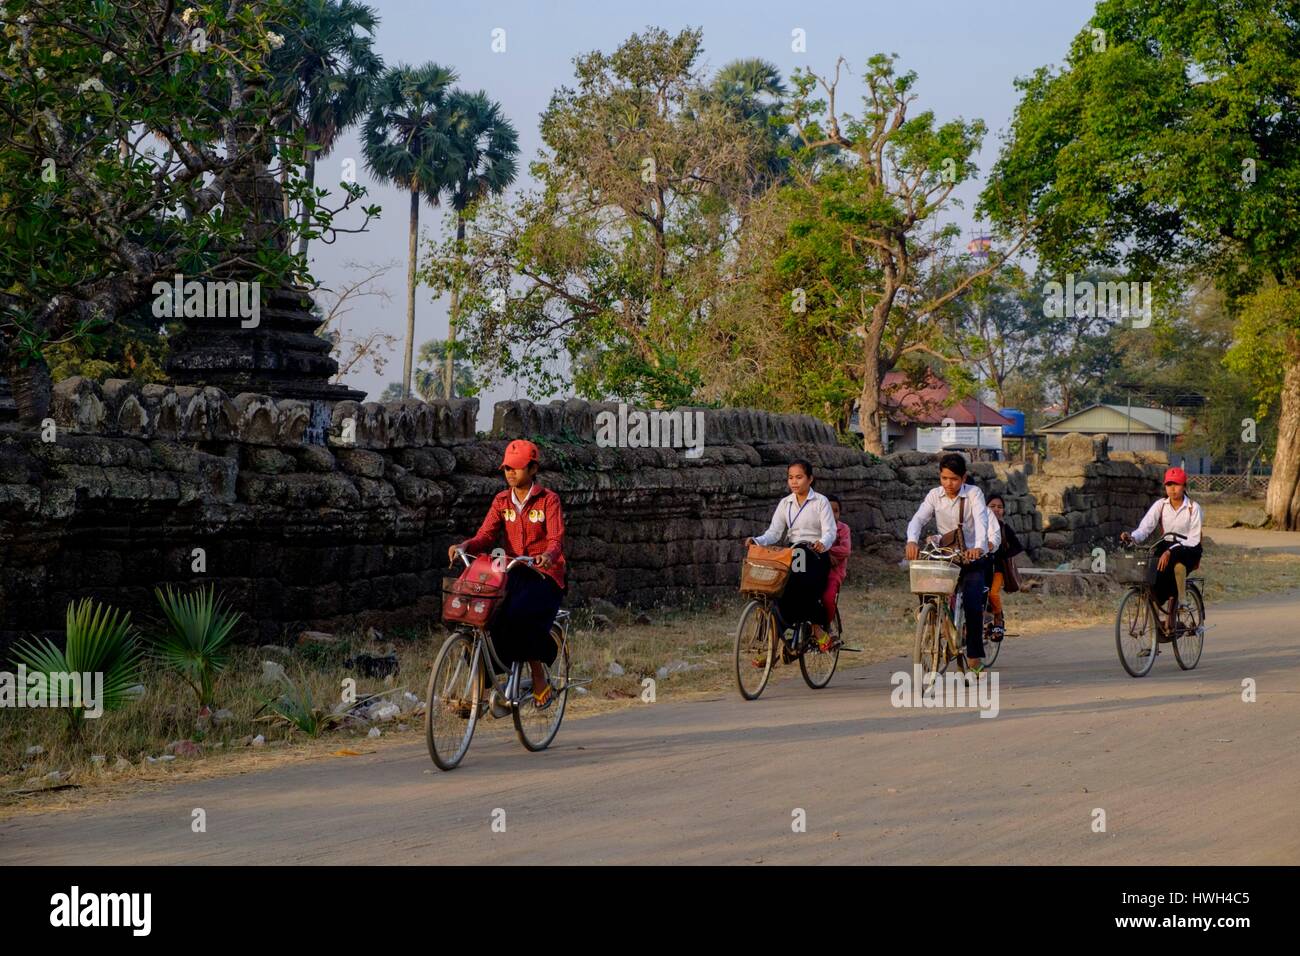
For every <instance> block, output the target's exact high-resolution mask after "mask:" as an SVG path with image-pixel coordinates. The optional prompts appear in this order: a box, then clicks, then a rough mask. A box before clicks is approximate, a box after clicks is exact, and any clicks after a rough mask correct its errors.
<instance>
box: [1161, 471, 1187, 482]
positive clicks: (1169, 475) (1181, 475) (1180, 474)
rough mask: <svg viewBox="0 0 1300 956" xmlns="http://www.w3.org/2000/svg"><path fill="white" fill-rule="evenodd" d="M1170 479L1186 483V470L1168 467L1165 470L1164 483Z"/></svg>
mask: <svg viewBox="0 0 1300 956" xmlns="http://www.w3.org/2000/svg"><path fill="white" fill-rule="evenodd" d="M1171 481H1172V482H1176V483H1177V484H1180V485H1185V484H1187V472H1185V471H1183V470H1182V469H1181V468H1170V469H1169V470H1168V471H1166V472H1165V484H1166V485H1167V484H1169V483H1170V482H1171Z"/></svg>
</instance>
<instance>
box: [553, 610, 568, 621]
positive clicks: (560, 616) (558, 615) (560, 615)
mask: <svg viewBox="0 0 1300 956" xmlns="http://www.w3.org/2000/svg"><path fill="white" fill-rule="evenodd" d="M568 617H569V612H568V611H566V610H564V608H560V609H559V610H558V611H556V612H555V619H556V620H557V621H564V620H567V619H568Z"/></svg>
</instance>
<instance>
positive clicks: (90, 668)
mask: <svg viewBox="0 0 1300 956" xmlns="http://www.w3.org/2000/svg"><path fill="white" fill-rule="evenodd" d="M64 635H65V640H64V646H63V648H62V649H60V648H59V647H58V646H57V645H56V644H54V642H53V641H50V640H46V639H42V638H36V637H33V638H32V640H31V641H21V642H19V643H18V644H16V645H15V646H14V659H15V660H17V661H18V662H20V663H21V664H23V665H24V666H25V667H26V668H27V670H28V677H29V680H33V678H34V680H33V686H32V688H31V689H30V691H29V692H31V693H35V692H39V693H41V694H42V695H43V696H44V699H45V700H46V701H47V702H53V701H54V700H55V698H56V697H63V698H64V699H65V703H64V704H63V705H62V706H61V707H60V708H59V709H61V710H62V711H63V712H64V713H65V714H66V715H67V718H68V734H69V736H70V737H71V738H72V739H73V740H74V741H80V740H81V732H82V728H83V726H84V722H85V719H86V716H87V711H88V710H91V711H92V716H98V714H97V713H94V712H95V711H99V712H102V711H105V710H117V709H118V708H120V707H123V706H125V705H126V704H128V703H130V702H131V701H133V700H137V699H138V698H139V697H140V694H141V692H142V690H143V688H142V687H141V686H140V664H141V657H142V655H141V650H140V646H139V644H138V642H137V641H136V635H135V629H134V628H133V627H132V626H131V615H130V614H125V615H124V614H123V613H122V612H121V611H120V610H118V609H116V608H111V607H109V606H107V605H104V604H100V603H99V602H97V601H94V600H92V599H90V598H85V599H84V600H82V601H80V602H78V603H77V604H75V605H74V604H69V605H68V611H67V620H66V624H65V628H64ZM74 675H76V677H75V679H76V680H82V675H92V677H91V679H92V682H94V683H98V681H100V680H102V684H100V685H99V686H97V687H95V688H94V689H93V690H90V689H87V688H85V687H84V686H83V687H81V693H79V694H76V695H75V696H74V697H73V698H72V699H71V700H69V699H67V697H68V695H67V694H66V690H67V689H68V687H69V685H70V682H71V681H72V680H73V679H74ZM94 675H98V676H94ZM60 689H62V690H63V691H64V693H60ZM92 696H93V697H97V698H98V699H94V700H92V699H90V698H91V697H92ZM87 704H91V705H92V706H91V707H90V708H88V707H87V706H86V705H87Z"/></svg>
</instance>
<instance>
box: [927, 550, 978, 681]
mask: <svg viewBox="0 0 1300 956" xmlns="http://www.w3.org/2000/svg"><path fill="white" fill-rule="evenodd" d="M961 560H962V551H961V549H960V548H943V547H940V546H939V545H937V544H934V543H927V544H926V545H925V547H924V548H922V549H921V552H920V557H919V558H918V559H917V560H915V561H909V562H908V569H907V573H908V577H909V579H910V582H911V588H912V593H913V594H916V595H919V596H920V598H921V605H920V607H918V608H917V609H916V641H915V643H914V644H913V645H912V664H913V666H916V665H919V666H920V668H921V675H922V676H921V679H922V682H923V683H922V688H923V689H924V690H928V689H929V688H930V687H931V685H933V684H934V682H935V681H936V680H937V679H938V677H939V675H940V674H944V673H946V672H947V670H948V667H949V665H951V664H954V663H955V664H956V665H957V668H958V669H959V670H961V671H963V672H965V671H967V670H968V668H967V663H966V647H965V641H966V636H965V634H966V608H965V606H964V602H963V600H962V595H961V592H959V591H958V590H957V580H958V579H959V578H960V577H961V569H960V568H959V567H957V565H958V564H960V563H961ZM986 633H987V630H986ZM994 646H995V647H996V646H997V645H994ZM985 653H986V654H987V653H988V650H987V648H986V650H985ZM996 656H997V654H996V652H994V654H993V657H996ZM991 662H992V661H991V658H986V659H985V664H986V666H987V664H989V663H991Z"/></svg>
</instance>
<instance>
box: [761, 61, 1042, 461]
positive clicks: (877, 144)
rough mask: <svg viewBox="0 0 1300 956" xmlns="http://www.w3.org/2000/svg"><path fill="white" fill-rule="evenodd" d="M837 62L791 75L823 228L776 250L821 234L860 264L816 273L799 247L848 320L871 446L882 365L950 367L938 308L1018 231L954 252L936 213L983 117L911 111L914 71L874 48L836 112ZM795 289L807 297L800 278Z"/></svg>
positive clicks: (794, 247)
mask: <svg viewBox="0 0 1300 956" xmlns="http://www.w3.org/2000/svg"><path fill="white" fill-rule="evenodd" d="M843 67H844V60H843V58H841V59H840V60H839V61H837V63H836V65H835V71H834V74H833V75H831V76H826V77H823V76H820V75H818V74H816V73H814V72H812V71H811V70H800V71H796V73H795V76H794V88H795V93H794V97H793V102H792V105H791V119H792V123H793V125H794V127H795V129H796V131H797V132H798V134H799V138H800V140H801V142H802V152H803V154H804V157H805V159H806V161H809V162H811V163H812V167H811V177H810V178H809V179H807V180H805V181H804V182H803V183H802V185H804V186H805V188H811V189H814V190H817V191H818V202H819V204H820V209H819V213H818V214H819V217H820V219H821V220H822V223H823V225H824V226H826V227H829V228H830V230H831V232H830V234H829V235H827V234H825V233H824V231H823V229H821V228H819V227H816V226H799V227H798V228H796V229H795V230H793V231H792V232H791V233H790V236H789V238H790V240H791V244H790V249H789V250H788V251H787V252H785V253H782V255H788V254H790V253H791V252H793V253H794V254H799V252H798V250H799V248H800V246H804V245H806V244H807V243H808V242H812V243H813V244H814V246H816V245H817V244H822V245H823V246H824V252H825V253H827V254H829V253H831V251H832V249H831V246H830V245H827V243H828V242H829V243H832V244H834V243H838V247H837V248H836V249H835V255H836V256H837V257H838V258H839V259H843V258H844V257H845V256H848V257H849V258H850V259H851V260H857V261H859V262H860V263H861V264H860V265H859V266H858V267H857V268H856V269H855V268H853V267H852V265H851V264H848V265H849V268H848V269H847V271H845V272H843V273H842V274H841V275H840V276H838V277H836V276H832V275H820V276H819V275H817V274H816V272H817V268H816V267H817V260H818V256H819V255H820V254H821V253H817V252H816V249H815V248H814V249H813V250H808V249H804V251H803V253H802V254H803V255H804V257H805V258H806V259H807V258H809V257H808V255H807V253H808V252H809V251H812V252H813V253H814V254H813V256H812V257H811V259H810V260H809V263H808V265H809V267H810V270H811V274H810V275H809V276H808V279H811V280H815V281H816V283H817V284H819V285H821V286H823V287H824V290H825V291H824V294H823V295H822V296H820V297H819V298H820V300H821V301H822V302H823V303H824V308H825V309H828V310H830V311H831V312H833V313H835V314H836V315H838V316H841V317H843V316H850V317H852V320H853V325H852V328H853V332H854V334H855V335H856V336H857V343H856V346H855V352H856V353H857V356H858V359H857V362H856V363H855V364H856V369H857V371H856V379H857V380H856V384H857V391H858V394H857V400H858V415H859V421H860V423H861V427H862V433H863V445H864V447H865V449H866V450H867V451H871V452H874V453H876V454H880V453H882V452H883V450H884V449H883V443H882V437H881V426H882V425H883V424H884V417H883V416H884V408H883V396H882V394H881V385H882V383H883V381H884V377H885V375H886V373H888V372H889V371H891V370H892V369H894V368H895V367H898V366H899V365H900V363H913V364H914V363H915V362H917V361H919V360H920V359H921V358H922V357H923V356H928V357H929V359H930V360H932V361H934V362H936V363H940V364H944V365H954V364H955V361H956V360H957V358H958V356H956V354H955V343H954V342H953V341H952V340H951V338H950V337H947V336H945V335H944V334H943V318H944V313H945V310H946V309H947V308H949V306H950V305H951V304H952V303H953V302H954V301H955V300H957V299H958V298H959V297H961V296H963V295H965V294H966V293H967V292H968V291H969V290H970V289H971V288H972V286H973V285H974V284H975V283H976V282H978V281H979V280H981V279H982V278H984V277H986V276H988V275H991V274H993V273H995V272H996V271H998V270H999V269H1001V268H1002V267H1003V265H1004V263H1005V262H1006V259H1007V258H1008V256H1010V255H1011V254H1013V253H1014V252H1015V251H1016V250H1017V249H1018V248H1019V246H1020V244H1021V243H1022V242H1023V240H1024V233H1023V232H1021V233H1020V234H1018V235H1015V236H1014V237H1013V238H1012V239H1011V241H1010V242H1009V244H1007V245H1004V246H1003V247H1001V248H1000V249H999V250H997V251H994V252H992V253H991V254H990V256H989V257H988V259H987V260H986V261H984V262H983V263H982V264H974V265H972V264H970V263H969V262H960V261H958V260H957V258H956V257H955V256H954V241H955V239H956V238H957V236H958V232H957V230H956V228H955V227H954V226H953V225H952V224H951V223H950V222H945V218H946V214H947V213H948V212H950V210H951V209H952V207H953V206H954V205H955V199H954V197H953V191H954V190H955V189H956V188H957V187H958V185H960V184H961V183H963V182H965V181H967V180H968V179H970V178H971V177H973V176H974V175H975V173H976V169H975V166H974V165H973V162H972V157H973V155H974V153H975V151H976V150H977V149H978V148H979V145H980V143H981V141H982V139H983V134H984V124H983V122H982V121H980V120H971V121H965V120H962V119H953V120H949V121H947V122H943V123H940V122H938V121H937V120H936V119H935V116H934V114H933V113H932V112H930V111H928V110H926V111H921V112H915V111H914V110H913V104H914V103H915V102H916V99H917V94H916V92H915V85H916V74H915V73H912V72H906V73H899V72H897V71H896V70H895V67H894V58H893V57H890V56H885V55H876V56H873V57H871V58H870V59H869V60H868V61H867V64H866V69H865V70H864V71H863V76H862V80H863V83H864V84H865V86H866V95H865V96H864V97H863V100H862V104H863V108H862V112H861V114H860V115H858V116H853V115H851V114H848V113H845V112H841V109H842V107H841V104H839V103H838V101H837V97H838V96H839V95H840V93H841V90H840V86H839V81H840V75H841V70H842V69H843ZM795 188H798V185H796V187H795ZM792 278H793V277H792ZM803 288H804V293H805V295H806V294H807V292H808V288H809V287H808V286H807V285H806V284H805V286H804V287H803ZM816 318H817V316H816V315H815V314H810V319H814V320H815V319H816ZM832 328H834V326H832Z"/></svg>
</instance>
